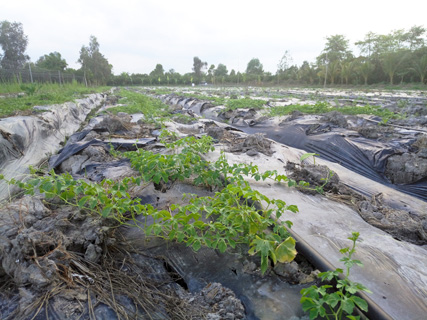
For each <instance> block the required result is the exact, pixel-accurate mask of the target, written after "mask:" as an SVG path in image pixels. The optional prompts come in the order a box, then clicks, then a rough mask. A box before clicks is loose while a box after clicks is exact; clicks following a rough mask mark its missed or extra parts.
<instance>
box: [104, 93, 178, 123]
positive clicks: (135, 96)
mask: <svg viewBox="0 0 427 320" xmlns="http://www.w3.org/2000/svg"><path fill="white" fill-rule="evenodd" d="M119 95H120V96H121V97H122V98H121V100H120V101H119V103H125V104H126V105H125V106H118V107H114V108H110V109H108V111H110V112H112V113H113V114H117V113H118V112H126V113H129V114H132V113H142V114H144V119H145V121H147V122H149V123H161V122H163V121H164V120H166V119H170V117H171V115H170V112H169V107H168V106H167V105H166V104H164V103H163V102H161V101H160V100H159V99H154V98H150V97H148V96H145V95H142V94H140V93H136V92H132V91H129V90H125V89H122V90H121V91H120V93H119Z"/></svg>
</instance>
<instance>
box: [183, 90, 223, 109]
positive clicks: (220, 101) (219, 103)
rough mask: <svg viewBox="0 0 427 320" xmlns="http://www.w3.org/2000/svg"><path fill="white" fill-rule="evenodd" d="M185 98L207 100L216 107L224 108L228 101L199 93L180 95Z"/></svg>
mask: <svg viewBox="0 0 427 320" xmlns="http://www.w3.org/2000/svg"><path fill="white" fill-rule="evenodd" d="M180 95H182V96H184V97H188V98H197V99H199V100H206V101H209V102H210V103H212V104H213V105H215V106H222V105H224V104H225V103H226V101H227V99H226V98H224V97H214V96H207V95H203V94H200V93H197V92H194V93H182V94H180Z"/></svg>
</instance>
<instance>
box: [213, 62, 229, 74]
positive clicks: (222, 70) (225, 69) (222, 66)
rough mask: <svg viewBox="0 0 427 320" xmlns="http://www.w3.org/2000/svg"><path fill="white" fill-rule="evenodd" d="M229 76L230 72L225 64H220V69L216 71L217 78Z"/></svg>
mask: <svg viewBox="0 0 427 320" xmlns="http://www.w3.org/2000/svg"><path fill="white" fill-rule="evenodd" d="M227 75H228V70H227V67H226V66H225V64H222V63H220V64H218V67H217V68H216V69H215V77H226V76H227Z"/></svg>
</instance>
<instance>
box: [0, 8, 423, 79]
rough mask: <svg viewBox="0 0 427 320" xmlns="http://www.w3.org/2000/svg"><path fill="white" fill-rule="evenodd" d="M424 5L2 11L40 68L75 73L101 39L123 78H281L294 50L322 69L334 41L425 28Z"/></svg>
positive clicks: (296, 55) (295, 56) (296, 58)
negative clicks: (92, 41) (259, 72)
mask: <svg viewBox="0 0 427 320" xmlns="http://www.w3.org/2000/svg"><path fill="white" fill-rule="evenodd" d="M419 7H420V4H419V1H417V0H407V1H406V2H405V5H400V6H393V5H391V4H388V5H384V2H382V1H381V2H375V1H367V0H359V1H357V2H351V3H349V2H347V3H345V5H344V4H343V2H342V1H336V0H332V1H312V0H306V1H300V2H289V1H283V0H280V1H277V0H274V1H273V0H265V1H262V2H261V1H258V2H252V1H242V0H233V1H230V0H227V1H225V0H217V1H210V2H201V1H194V0H181V1H154V0H145V1H138V0H123V1H116V0H114V1H113V0H104V1H99V0H92V1H83V0H73V1H70V0H62V1H53V0H40V1H33V0H15V1H5V3H4V4H2V16H3V17H4V18H3V19H6V20H9V21H18V22H22V23H23V26H24V32H25V33H26V34H27V35H28V38H29V46H28V50H27V51H28V54H29V55H30V57H31V59H32V61H36V60H37V59H38V58H39V57H40V56H42V55H44V54H48V53H50V52H53V51H58V52H60V53H61V55H62V56H63V57H64V58H65V59H66V60H67V62H68V64H69V65H70V66H71V67H74V68H78V67H79V65H78V64H77V63H76V61H77V60H78V57H79V51H80V48H81V47H82V45H87V44H88V43H89V37H90V35H95V36H96V37H97V38H98V41H99V43H100V50H101V52H102V53H103V54H104V56H105V57H106V58H107V59H108V60H109V62H110V63H111V64H112V65H113V67H114V72H115V73H121V72H130V73H149V72H150V71H152V70H153V69H154V67H155V65H156V64H157V63H161V64H162V65H163V67H164V68H165V69H166V70H168V69H170V68H174V69H175V70H176V71H178V72H180V73H186V72H191V68H192V62H193V57H194V56H199V57H200V58H201V59H202V60H203V61H207V62H208V63H209V65H210V64H215V65H218V63H224V64H225V65H226V66H227V68H228V70H231V69H236V70H237V69H238V70H240V71H244V70H245V69H246V65H247V63H248V62H249V60H250V59H251V58H254V57H256V58H259V59H260V61H261V63H263V65H264V69H265V70H266V71H270V72H272V73H274V72H275V71H276V66H277V63H278V62H279V60H280V58H281V57H282V55H283V54H284V52H285V51H286V50H289V51H290V53H291V55H292V57H293V60H294V63H296V64H298V65H300V64H301V63H302V62H303V61H304V60H308V61H310V62H314V61H315V58H316V56H317V55H319V54H320V52H321V51H322V49H323V47H324V44H325V41H326V40H325V39H326V37H327V36H330V35H334V34H343V35H344V36H346V37H347V38H348V39H349V40H350V43H351V44H352V48H354V49H357V48H355V47H354V42H355V41H357V40H362V39H363V38H364V36H365V34H366V33H368V32H369V31H373V32H376V33H380V34H386V33H389V32H390V31H391V30H393V29H400V28H404V29H409V28H410V27H412V26H413V25H423V24H424V23H425V18H424V13H423V10H418V9H417V8H419Z"/></svg>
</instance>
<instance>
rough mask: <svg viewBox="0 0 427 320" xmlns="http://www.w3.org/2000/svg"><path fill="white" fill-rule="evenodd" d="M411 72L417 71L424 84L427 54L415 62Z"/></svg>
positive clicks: (426, 72)
mask: <svg viewBox="0 0 427 320" xmlns="http://www.w3.org/2000/svg"><path fill="white" fill-rule="evenodd" d="M411 70H413V71H415V72H416V73H417V74H418V75H419V76H420V80H421V83H424V79H425V76H426V74H427V54H425V55H423V56H422V57H421V58H420V59H419V60H418V61H417V60H414V61H413V62H412V68H411Z"/></svg>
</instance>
